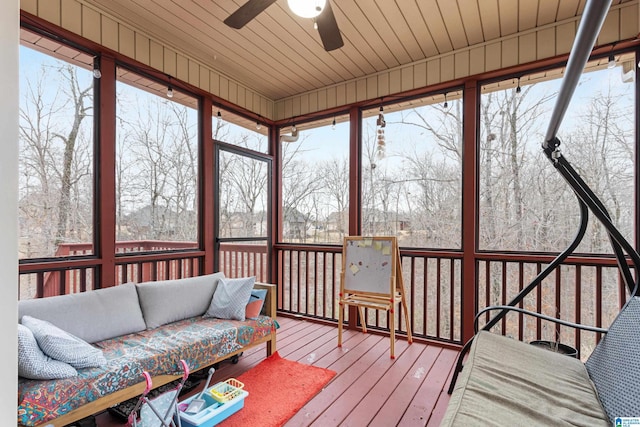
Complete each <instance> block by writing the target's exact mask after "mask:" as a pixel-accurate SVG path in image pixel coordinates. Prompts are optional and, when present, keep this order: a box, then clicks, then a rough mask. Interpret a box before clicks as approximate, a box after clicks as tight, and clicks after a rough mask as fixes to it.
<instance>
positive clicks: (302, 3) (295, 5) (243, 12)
mask: <svg viewBox="0 0 640 427" xmlns="http://www.w3.org/2000/svg"><path fill="white" fill-rule="evenodd" d="M275 2H276V0H248V1H247V2H246V3H245V4H243V5H242V6H241V7H240V8H239V9H238V10H236V11H235V12H233V13H232V14H231V15H229V17H228V18H227V19H225V20H224V23H225V24H227V25H228V26H230V27H232V28H236V29H240V28H242V27H244V26H245V25H246V24H247V23H248V22H249V21H251V20H252V19H253V18H255V17H256V16H258V15H259V14H260V13H261V12H262V11H264V10H265V9H266V8H268V7H269V6H271V5H272V4H273V3H275ZM287 3H288V4H289V8H290V9H291V11H292V12H293V13H295V14H296V15H298V16H301V17H303V18H313V19H314V22H315V24H314V27H316V28H317V29H318V33H319V34H320V39H321V40H322V44H323V46H324V50H326V51H327V52H329V51H332V50H334V49H338V48H341V47H342V46H344V42H343V41H342V36H341V35H340V30H339V29H338V23H337V22H336V17H335V16H334V14H333V10H332V9H331V3H329V0H287Z"/></svg>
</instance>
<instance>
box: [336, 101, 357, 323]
mask: <svg viewBox="0 0 640 427" xmlns="http://www.w3.org/2000/svg"><path fill="white" fill-rule="evenodd" d="M349 123H350V127H349V236H360V234H361V233H362V221H361V218H362V215H361V212H362V209H361V207H362V184H361V182H362V181H361V177H362V174H361V170H360V163H361V158H362V138H361V135H362V112H361V111H360V109H359V108H358V107H351V108H350V109H349ZM348 307H349V308H348V309H349V323H348V328H349V329H356V328H357V327H358V308H357V307H356V306H351V305H350V306H348ZM338 309H339V310H342V308H341V307H339V308H338Z"/></svg>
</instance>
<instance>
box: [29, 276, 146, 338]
mask: <svg viewBox="0 0 640 427" xmlns="http://www.w3.org/2000/svg"><path fill="white" fill-rule="evenodd" d="M114 313H117V315H116V316H114ZM25 315H26V316H31V317H35V318H37V319H41V320H46V321H47V322H50V323H52V324H54V325H56V326H57V327H59V328H60V329H62V330H64V331H67V332H69V333H70V334H72V335H75V336H76V337H78V338H80V339H81V340H83V341H86V342H88V343H94V342H98V341H102V340H106V339H109V338H115V337H118V336H120V335H125V334H130V333H133V332H139V331H142V330H144V329H146V324H145V323H144V318H143V317H142V311H141V310H140V304H139V303H138V293H137V292H136V287H135V284H133V283H127V284H124V285H119V286H114V287H110V288H104V289H98V290H95V291H88V292H81V293H78V294H69V295H60V296H55V297H48V298H38V299H31V300H22V301H19V302H18V319H22V316H25Z"/></svg>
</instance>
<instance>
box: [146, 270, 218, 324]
mask: <svg viewBox="0 0 640 427" xmlns="http://www.w3.org/2000/svg"><path fill="white" fill-rule="evenodd" d="M223 277H224V274H223V273H222V272H219V273H213V274H206V275H204V276H195V277H187V278H184V279H174V280H160V281H155V282H144V283H138V284H137V285H136V287H137V289H138V298H139V299H140V307H141V308H142V314H143V315H144V321H145V323H146V324H147V329H154V328H157V327H159V326H162V325H166V324H167V323H171V322H177V321H178V320H182V319H188V318H190V317H196V316H202V315H203V314H204V312H205V311H207V308H208V307H209V304H210V303H211V298H212V297H213V293H214V292H215V290H216V286H218V280H219V279H221V278H223Z"/></svg>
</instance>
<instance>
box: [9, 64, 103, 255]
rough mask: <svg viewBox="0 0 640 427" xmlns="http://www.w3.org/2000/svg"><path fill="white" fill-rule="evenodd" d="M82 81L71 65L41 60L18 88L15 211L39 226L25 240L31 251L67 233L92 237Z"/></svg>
mask: <svg viewBox="0 0 640 427" xmlns="http://www.w3.org/2000/svg"><path fill="white" fill-rule="evenodd" d="M82 81H84V82H85V84H83V83H82ZM87 81H88V79H87V78H82V79H80V78H79V77H78V69H77V68H76V67H74V66H72V65H70V64H63V63H61V62H55V63H54V65H48V64H45V65H42V66H41V68H40V72H39V73H38V75H37V78H32V79H28V80H27V83H26V86H25V87H24V90H23V94H24V95H23V98H22V101H21V106H20V142H21V153H20V166H21V171H22V174H23V177H24V179H23V181H22V182H21V197H22V199H21V202H20V210H21V216H22V220H26V221H27V222H26V223H24V225H25V227H24V229H26V230H31V231H35V230H38V231H39V233H37V237H36V236H33V237H32V238H30V239H29V243H30V244H29V250H30V251H32V252H31V253H30V255H31V256H51V255H53V254H54V252H55V250H56V248H57V245H58V244H59V243H61V242H64V241H68V240H69V239H70V238H73V239H75V240H83V241H87V240H89V241H90V240H91V236H92V233H91V231H92V224H93V221H92V211H93V210H92V200H91V198H90V197H91V195H92V194H93V189H92V184H91V182H90V181H91V180H92V176H93V172H92V171H93V155H92V148H91V144H90V141H91V140H92V135H91V133H89V132H86V130H84V126H83V124H84V123H87V121H86V118H87V117H90V115H89V114H90V110H91V109H92V108H93V85H92V84H91V83H86V82H87ZM89 123H90V122H89ZM85 181H89V182H88V183H87V182H85ZM52 218H53V220H52ZM54 224H55V226H54Z"/></svg>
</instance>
